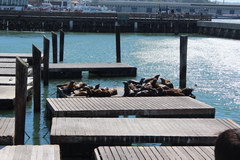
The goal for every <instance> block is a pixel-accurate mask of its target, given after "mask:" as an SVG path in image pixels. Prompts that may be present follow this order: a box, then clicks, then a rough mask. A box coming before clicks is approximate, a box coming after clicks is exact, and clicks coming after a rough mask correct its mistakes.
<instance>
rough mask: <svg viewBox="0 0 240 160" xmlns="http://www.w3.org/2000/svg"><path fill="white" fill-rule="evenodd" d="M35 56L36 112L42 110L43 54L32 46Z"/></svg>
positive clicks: (34, 86) (34, 87) (34, 85)
mask: <svg viewBox="0 0 240 160" xmlns="http://www.w3.org/2000/svg"><path fill="white" fill-rule="evenodd" d="M32 54H33V66H32V68H33V89H34V99H33V100H34V111H35V112H40V110H41V52H40V51H39V49H38V48H37V47H35V46H34V45H33V46H32Z"/></svg>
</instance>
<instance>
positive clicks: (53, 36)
mask: <svg viewBox="0 0 240 160" xmlns="http://www.w3.org/2000/svg"><path fill="white" fill-rule="evenodd" d="M52 52H53V63H57V57H58V56H57V34H56V33H54V32H52Z"/></svg>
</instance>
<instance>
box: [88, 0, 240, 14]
mask: <svg viewBox="0 0 240 160" xmlns="http://www.w3.org/2000/svg"><path fill="white" fill-rule="evenodd" d="M91 4H92V5H104V6H106V7H108V8H109V9H112V10H115V11H117V12H144V13H158V12H165V11H167V10H174V12H175V13H189V14H196V13H202V14H211V15H213V16H217V15H224V14H229V15H236V14H240V5H220V4H214V3H176V2H156V1H142V0H136V1H133V0H125V1H124V0H93V2H92V3H91Z"/></svg>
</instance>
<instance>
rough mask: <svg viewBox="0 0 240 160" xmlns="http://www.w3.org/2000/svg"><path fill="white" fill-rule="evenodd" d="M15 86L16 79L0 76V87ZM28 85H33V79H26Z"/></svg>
mask: <svg viewBox="0 0 240 160" xmlns="http://www.w3.org/2000/svg"><path fill="white" fill-rule="evenodd" d="M15 84H16V78H15V77H6V76H0V85H15ZM27 84H28V85H32V84H33V77H28V82H27Z"/></svg>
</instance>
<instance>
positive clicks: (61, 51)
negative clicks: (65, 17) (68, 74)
mask: <svg viewBox="0 0 240 160" xmlns="http://www.w3.org/2000/svg"><path fill="white" fill-rule="evenodd" d="M59 44H60V51H59V55H60V57H59V61H60V62H62V61H63V58H64V32H63V30H60V42H59Z"/></svg>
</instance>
